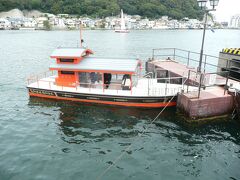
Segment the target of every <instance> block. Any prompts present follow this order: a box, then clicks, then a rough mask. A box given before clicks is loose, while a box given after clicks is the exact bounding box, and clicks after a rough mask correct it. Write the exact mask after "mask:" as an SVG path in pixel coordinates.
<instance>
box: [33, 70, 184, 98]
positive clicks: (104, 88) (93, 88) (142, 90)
mask: <svg viewBox="0 0 240 180" xmlns="http://www.w3.org/2000/svg"><path fill="white" fill-rule="evenodd" d="M50 74H51V73H50ZM51 75H52V74H51ZM39 77H41V76H37V77H32V78H31V79H28V83H29V84H30V82H32V81H33V82H32V83H33V84H32V85H31V87H36V88H40V89H49V90H59V91H69V92H83V93H84V92H86V93H89V92H90V93H96V94H97V93H100V94H113V95H141V94H145V95H148V96H169V95H176V94H177V93H179V92H182V91H186V87H185V86H186V78H183V77H171V78H146V77H145V78H141V79H145V81H144V82H145V83H147V84H144V85H143V86H142V87H140V86H141V83H140V85H139V84H137V85H136V86H135V85H134V84H132V85H131V84H128V85H127V86H126V85H125V86H124V85H123V84H121V83H119V82H118V83H114V82H112V83H110V84H104V83H102V81H100V82H96V83H79V82H76V83H73V84H71V85H70V86H71V87H67V86H62V85H56V83H55V78H54V77H55V76H51V77H48V74H47V73H43V74H42V77H43V78H41V79H40V78H39ZM45 77H46V78H45ZM141 79H139V80H141ZM177 82H179V83H177Z"/></svg>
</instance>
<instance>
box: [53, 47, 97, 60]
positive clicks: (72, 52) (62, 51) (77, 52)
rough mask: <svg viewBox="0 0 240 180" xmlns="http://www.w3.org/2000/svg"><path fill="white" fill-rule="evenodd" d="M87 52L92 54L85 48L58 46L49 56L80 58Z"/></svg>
mask: <svg viewBox="0 0 240 180" xmlns="http://www.w3.org/2000/svg"><path fill="white" fill-rule="evenodd" d="M87 54H93V52H92V51H91V50H90V49H85V48H58V49H56V50H54V51H53V53H52V54H51V56H50V57H51V58H81V57H83V56H86V55H87Z"/></svg>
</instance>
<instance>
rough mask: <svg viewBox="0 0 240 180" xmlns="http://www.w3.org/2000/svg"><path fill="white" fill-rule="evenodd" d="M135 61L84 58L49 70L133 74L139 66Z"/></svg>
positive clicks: (54, 66) (54, 65)
mask: <svg viewBox="0 0 240 180" xmlns="http://www.w3.org/2000/svg"><path fill="white" fill-rule="evenodd" d="M139 63H140V62H139V60H137V59H120V58H115V59H113V58H96V57H86V58H84V59H83V60H82V61H80V63H78V64H56V63H54V64H52V65H50V69H51V70H74V71H93V72H124V73H126V72H127V73H128V72H129V73H134V72H135V71H136V68H137V66H138V65H139Z"/></svg>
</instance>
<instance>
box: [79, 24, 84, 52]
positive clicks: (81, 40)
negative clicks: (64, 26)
mask: <svg viewBox="0 0 240 180" xmlns="http://www.w3.org/2000/svg"><path fill="white" fill-rule="evenodd" d="M79 29H80V47H81V48H82V47H83V46H82V44H83V42H84V41H83V38H82V21H80V23H79Z"/></svg>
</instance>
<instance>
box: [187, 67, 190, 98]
mask: <svg viewBox="0 0 240 180" xmlns="http://www.w3.org/2000/svg"><path fill="white" fill-rule="evenodd" d="M189 78H190V70H188V78H187V93H188V88H189V82H190V80H189Z"/></svg>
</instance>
